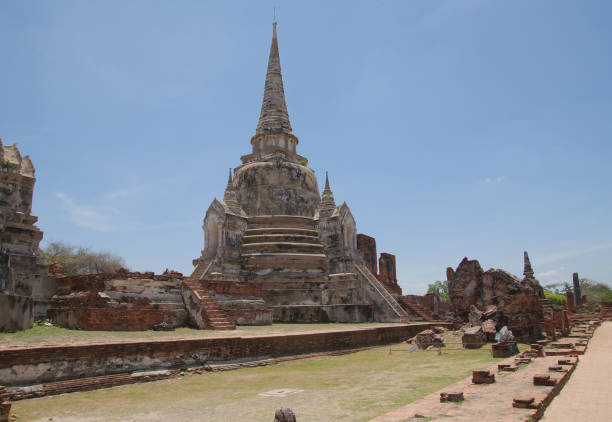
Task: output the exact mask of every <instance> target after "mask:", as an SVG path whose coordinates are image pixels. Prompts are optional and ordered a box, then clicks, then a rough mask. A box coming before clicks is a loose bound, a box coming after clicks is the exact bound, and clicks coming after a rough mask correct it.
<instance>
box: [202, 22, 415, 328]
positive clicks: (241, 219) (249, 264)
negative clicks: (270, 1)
mask: <svg viewBox="0 0 612 422" xmlns="http://www.w3.org/2000/svg"><path fill="white" fill-rule="evenodd" d="M251 145H252V152H251V153H250V154H247V155H244V156H242V157H241V161H242V164H241V165H239V166H238V167H236V168H235V169H234V171H233V174H232V171H231V170H230V174H229V178H228V182H227V186H226V188H225V194H224V195H223V200H222V201H219V200H217V199H215V200H214V201H213V202H212V204H211V205H210V207H209V208H208V211H207V212H206V216H205V218H204V225H203V229H204V233H205V246H204V250H203V251H202V254H201V256H200V257H199V258H197V259H194V261H193V264H194V266H195V269H194V271H193V274H192V275H191V277H192V278H194V279H196V280H201V281H206V280H219V281H225V282H235V283H240V282H250V283H254V284H256V285H257V286H258V288H259V289H260V292H261V297H262V298H263V299H264V300H265V303H266V304H267V306H269V307H270V308H271V309H272V311H273V319H274V320H275V321H286V322H290V321H293V322H310V321H338V322H340V321H342V322H360V321H399V320H402V319H404V318H406V317H407V314H406V312H405V311H404V309H403V308H402V307H401V306H400V305H399V304H398V303H397V301H396V300H395V299H394V297H393V296H391V294H389V292H388V291H387V290H386V289H385V288H384V286H383V285H382V284H381V283H380V282H379V281H378V280H377V279H376V277H375V276H374V275H373V274H372V272H371V271H370V269H369V267H368V266H367V265H366V264H365V262H364V261H363V260H362V258H361V256H360V253H359V251H358V249H357V240H356V239H357V237H356V235H357V232H356V225H355V219H354V218H353V215H352V214H351V211H350V209H349V207H348V206H347V205H346V203H342V204H341V205H336V203H335V200H334V195H333V193H332V190H331V188H330V184H329V178H328V177H327V175H326V177H325V189H324V190H323V194H322V195H320V194H319V187H318V184H317V178H316V176H315V173H314V171H313V170H312V169H310V168H309V167H308V160H307V159H306V158H305V157H303V156H301V155H299V154H298V153H297V145H298V138H297V137H296V136H295V135H294V133H293V131H292V129H291V122H290V121H289V113H288V112H287V105H286V103H285V93H284V89H283V79H282V75H281V65H280V58H279V53H278V39H277V35H276V22H274V23H273V34H272V45H271V47H270V57H269V61H268V71H267V74H266V83H265V89H264V98H263V103H262V106H261V114H260V116H259V122H258V123H257V128H256V130H255V135H253V137H252V138H251Z"/></svg>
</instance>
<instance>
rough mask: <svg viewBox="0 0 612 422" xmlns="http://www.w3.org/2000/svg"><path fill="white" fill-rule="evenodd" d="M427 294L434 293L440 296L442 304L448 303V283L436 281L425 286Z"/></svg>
mask: <svg viewBox="0 0 612 422" xmlns="http://www.w3.org/2000/svg"><path fill="white" fill-rule="evenodd" d="M427 293H435V294H437V295H438V296H440V300H441V301H442V302H450V294H449V292H448V281H444V282H442V281H440V280H438V281H436V282H435V283H431V284H429V286H427Z"/></svg>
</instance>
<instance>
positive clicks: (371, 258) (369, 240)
mask: <svg viewBox="0 0 612 422" xmlns="http://www.w3.org/2000/svg"><path fill="white" fill-rule="evenodd" d="M357 250H358V251H359V253H360V254H361V257H362V258H363V260H364V261H365V263H366V265H367V266H368V268H369V270H370V272H371V273H372V274H373V275H374V276H375V277H376V276H377V275H378V263H377V261H376V258H377V256H378V254H377V253H376V239H374V238H373V237H370V236H367V235H365V234H361V233H359V234H358V235H357Z"/></svg>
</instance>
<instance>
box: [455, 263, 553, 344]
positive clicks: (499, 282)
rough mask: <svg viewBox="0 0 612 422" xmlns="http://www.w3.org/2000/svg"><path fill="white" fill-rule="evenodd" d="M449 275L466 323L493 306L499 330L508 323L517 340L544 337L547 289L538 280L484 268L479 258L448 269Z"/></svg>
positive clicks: (458, 309) (457, 312) (458, 311)
mask: <svg viewBox="0 0 612 422" xmlns="http://www.w3.org/2000/svg"><path fill="white" fill-rule="evenodd" d="M447 275H448V276H449V277H451V278H449V280H448V286H449V293H450V298H451V304H452V308H453V312H454V314H455V317H456V318H457V319H458V320H460V321H464V322H467V321H469V320H470V319H472V317H471V316H470V314H474V313H478V312H483V311H485V310H486V309H487V308H488V307H491V306H493V307H494V309H495V313H494V314H493V315H492V317H493V318H494V319H495V322H496V327H497V329H498V330H499V329H500V328H501V327H502V326H504V325H507V326H508V328H509V329H511V330H512V332H513V334H514V336H515V337H516V338H517V339H519V340H524V341H528V340H529V341H531V340H535V339H538V338H539V337H540V336H541V334H542V322H543V319H544V315H543V307H542V300H543V299H544V290H543V289H542V287H541V286H540V284H539V283H538V282H537V280H535V279H533V278H529V277H525V278H523V279H519V278H518V277H516V276H514V275H512V274H510V273H509V272H507V271H504V270H501V269H489V270H487V271H484V270H483V269H482V267H481V266H480V263H479V262H478V261H477V260H468V259H467V258H464V259H463V260H462V261H461V263H460V264H459V266H458V267H457V269H456V270H455V271H452V269H450V270H447ZM473 308H475V310H474V309H473ZM489 309H492V308H489Z"/></svg>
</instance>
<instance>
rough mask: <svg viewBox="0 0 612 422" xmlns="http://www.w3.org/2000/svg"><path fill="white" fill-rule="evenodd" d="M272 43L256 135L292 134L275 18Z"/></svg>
mask: <svg viewBox="0 0 612 422" xmlns="http://www.w3.org/2000/svg"><path fill="white" fill-rule="evenodd" d="M272 26H273V31H272V44H271V45H270V57H269V59H268V72H267V73H266V85H265V88H264V98H263V103H262V104H261V114H260V115H259V122H258V123H257V130H256V131H255V134H256V135H260V134H265V133H268V134H270V133H286V134H288V135H292V134H293V132H292V129H291V123H290V122H289V113H288V112H287V104H286V102H285V90H284V88H283V76H282V74H281V65H280V56H279V54H278V39H277V38H276V20H275V21H274V22H272Z"/></svg>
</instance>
